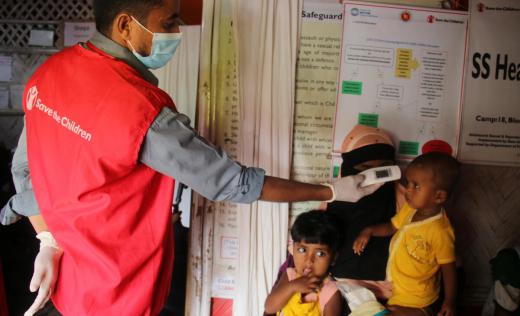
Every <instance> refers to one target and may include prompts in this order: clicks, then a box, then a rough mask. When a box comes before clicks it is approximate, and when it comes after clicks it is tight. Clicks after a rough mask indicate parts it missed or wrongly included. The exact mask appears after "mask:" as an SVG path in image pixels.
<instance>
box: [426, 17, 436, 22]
mask: <svg viewBox="0 0 520 316" xmlns="http://www.w3.org/2000/svg"><path fill="white" fill-rule="evenodd" d="M427 20H428V23H433V21H435V17H434V16H433V15H428V18H427Z"/></svg>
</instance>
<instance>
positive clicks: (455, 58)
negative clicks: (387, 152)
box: [333, 1, 468, 160]
mask: <svg viewBox="0 0 520 316" xmlns="http://www.w3.org/2000/svg"><path fill="white" fill-rule="evenodd" d="M467 32H468V14H467V13H466V12H459V11H448V10H436V9H428V8H415V7H408V6H397V5H384V4H369V3H362V2H354V1H349V2H345V5H344V26H343V42H342V53H341V66H340V76H339V83H338V105H337V110H336V116H335V123H334V145H333V147H334V152H341V144H342V142H343V139H344V137H345V135H346V134H347V133H348V132H349V131H350V130H351V129H352V127H353V126H355V125H356V124H363V125H368V126H373V127H379V128H382V129H384V130H386V131H388V132H389V133H390V134H391V135H392V137H393V138H394V141H395V145H396V150H397V157H398V158H399V159H404V160H408V159H412V158H414V157H415V156H417V155H420V154H421V153H423V152H425V151H431V150H436V151H443V152H448V153H450V154H456V152H457V149H458V139H459V132H460V113H461V103H462V90H463V88H462V87H463V77H464V67H465V65H464V56H465V51H466V35H467Z"/></svg>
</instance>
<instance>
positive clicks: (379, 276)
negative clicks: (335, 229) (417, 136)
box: [327, 125, 396, 281]
mask: <svg viewBox="0 0 520 316" xmlns="http://www.w3.org/2000/svg"><path fill="white" fill-rule="evenodd" d="M342 152H343V154H342V158H343V162H342V165H341V176H342V177H345V176H349V175H354V174H357V173H359V172H361V171H363V170H366V169H369V168H374V167H379V166H384V165H391V164H394V158H395V148H394V146H393V144H392V141H391V139H390V137H389V136H388V135H387V134H386V133H384V132H383V131H381V130H380V129H377V128H372V127H367V126H361V125H357V126H355V127H354V129H353V130H352V131H351V132H350V133H349V134H348V135H347V137H346V138H345V140H344V142H343V145H342ZM327 211H329V212H331V213H333V214H334V215H335V216H336V217H337V218H338V219H339V220H340V221H341V227H342V233H343V237H342V238H343V243H342V247H341V249H340V251H339V255H338V258H337V260H336V263H335V264H334V266H333V267H332V274H333V276H334V277H336V278H348V279H356V280H376V281H382V280H384V279H385V275H386V262H387V260H388V246H389V244H390V237H374V238H373V239H372V240H371V241H370V244H369V245H368V246H367V248H366V249H365V250H364V252H363V255H362V256H358V255H356V254H354V252H353V250H352V244H353V242H354V240H355V239H356V237H357V236H358V235H359V233H360V232H361V230H363V228H365V227H367V226H370V225H374V224H377V223H381V222H388V221H390V219H391V218H392V216H394V215H395V212H396V187H395V182H388V183H386V184H385V185H383V186H382V187H381V188H380V189H379V190H377V191H376V192H375V193H373V194H371V195H369V196H366V197H364V198H362V199H361V200H359V201H358V202H356V203H347V202H337V201H335V202H332V203H329V204H328V205H327Z"/></svg>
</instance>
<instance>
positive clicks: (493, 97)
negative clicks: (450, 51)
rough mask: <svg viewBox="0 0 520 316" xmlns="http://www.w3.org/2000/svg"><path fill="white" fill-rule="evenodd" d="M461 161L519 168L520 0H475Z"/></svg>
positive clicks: (471, 22)
mask: <svg viewBox="0 0 520 316" xmlns="http://www.w3.org/2000/svg"><path fill="white" fill-rule="evenodd" d="M470 4H471V8H470V12H471V21H470V33H469V54H468V58H469V60H468V70H467V75H466V90H465V93H464V94H465V97H464V99H465V101H464V111H463V117H462V118H463V120H462V133H461V142H460V154H459V158H460V159H461V160H462V161H465V162H471V163H479V164H497V165H511V166H515V165H516V166H518V165H520V41H519V33H518V31H519V30H520V1H517V0H500V1H489V0H486V1H472V2H470Z"/></svg>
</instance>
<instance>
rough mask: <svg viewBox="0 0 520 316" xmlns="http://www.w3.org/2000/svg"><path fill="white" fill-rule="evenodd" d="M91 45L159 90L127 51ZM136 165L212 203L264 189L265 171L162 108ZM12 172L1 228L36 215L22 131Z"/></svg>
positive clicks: (103, 41)
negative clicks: (12, 189)
mask: <svg viewBox="0 0 520 316" xmlns="http://www.w3.org/2000/svg"><path fill="white" fill-rule="evenodd" d="M90 42H91V43H92V44H93V45H95V46H96V47H97V48H99V49H101V50H103V51H104V52H106V53H107V54H109V55H111V56H113V57H116V58H118V59H120V60H123V61H125V62H126V63H127V64H129V65H130V66H132V67H133V68H135V69H136V70H137V71H139V73H140V74H141V75H142V76H143V78H145V79H146V80H147V81H148V82H150V83H152V84H155V85H157V78H155V76H154V75H153V74H152V73H151V72H150V71H149V70H148V69H146V68H145V67H144V65H143V64H141V63H140V62H139V61H138V60H137V59H136V58H135V57H134V55H133V54H132V53H131V52H130V51H128V50H127V49H126V48H124V47H122V46H120V45H118V44H117V43H115V42H113V41H112V40H110V39H109V38H107V37H105V36H103V35H102V34H100V33H96V34H95V35H94V36H93V38H92V39H91V40H90ZM85 49H86V48H85ZM139 161H140V162H141V163H143V164H145V165H147V166H149V167H150V168H152V169H154V170H156V171H158V172H161V173H163V174H166V175H168V176H171V177H173V178H175V179H176V180H177V181H180V182H182V183H184V184H186V185H187V186H189V187H191V188H192V189H193V190H195V191H197V192H198V193H200V194H202V195H203V196H204V197H206V198H208V199H210V200H214V201H221V200H229V201H232V202H238V203H251V202H253V201H256V200H257V199H258V198H259V197H260V194H261V192H262V187H263V184H264V177H265V171H264V170H263V169H260V168H247V167H244V166H241V165H240V164H238V163H237V162H235V161H233V160H232V159H231V158H229V156H228V155H227V154H226V153H225V152H224V151H223V150H222V149H220V148H219V147H216V146H214V145H212V144H210V143H208V142H207V141H206V140H205V139H204V138H202V137H199V136H198V134H197V132H196V131H195V130H193V128H191V127H190V119H189V118H188V117H187V116H186V115H183V114H180V113H176V112H174V111H173V110H171V109H169V108H163V109H162V110H161V111H160V113H159V114H158V115H157V117H156V118H155V119H154V121H153V123H152V124H151V126H150V127H149V129H148V132H147V134H146V137H145V139H144V141H143V144H142V145H141V150H140V154H139ZM11 171H12V173H13V181H14V184H15V188H16V192H17V194H16V195H14V196H13V197H12V198H11V199H10V200H9V201H8V203H7V204H6V206H4V208H2V210H1V212H0V222H1V223H2V224H4V225H8V224H11V223H14V222H15V221H17V220H18V219H19V218H20V217H21V216H32V215H37V214H39V209H38V205H37V203H36V199H35V197H34V192H33V191H32V184H31V177H30V172H29V164H28V161H27V140H26V134H25V128H24V130H23V131H22V134H21V135H20V139H19V141H18V147H17V149H16V151H15V154H14V157H13V163H12V167H11Z"/></svg>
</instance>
